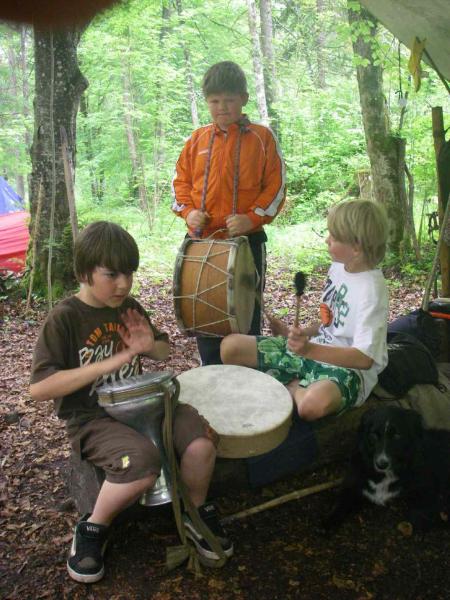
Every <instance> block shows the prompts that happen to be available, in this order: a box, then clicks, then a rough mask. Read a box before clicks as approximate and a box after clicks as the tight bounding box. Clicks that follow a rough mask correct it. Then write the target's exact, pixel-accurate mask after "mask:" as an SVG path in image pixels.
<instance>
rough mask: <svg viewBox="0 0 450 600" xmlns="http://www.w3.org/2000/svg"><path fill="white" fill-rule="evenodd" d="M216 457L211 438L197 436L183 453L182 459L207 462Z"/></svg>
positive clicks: (192, 461)
mask: <svg viewBox="0 0 450 600" xmlns="http://www.w3.org/2000/svg"><path fill="white" fill-rule="evenodd" d="M215 459H216V448H215V446H214V444H213V443H212V441H211V440H209V439H208V438H206V437H199V438H196V439H195V440H193V441H192V442H191V443H190V444H189V446H188V447H187V448H186V450H185V451H184V453H183V461H184V462H186V461H188V462H190V463H208V462H211V461H214V460H215Z"/></svg>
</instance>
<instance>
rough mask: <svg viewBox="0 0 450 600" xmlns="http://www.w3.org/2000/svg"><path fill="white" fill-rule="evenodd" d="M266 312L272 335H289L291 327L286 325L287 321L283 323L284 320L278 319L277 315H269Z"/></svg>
mask: <svg viewBox="0 0 450 600" xmlns="http://www.w3.org/2000/svg"><path fill="white" fill-rule="evenodd" d="M264 314H265V315H266V317H267V320H268V321H269V327H270V331H271V332H272V335H274V336H277V335H282V336H284V337H287V335H288V333H289V327H288V326H287V325H286V323H283V321H281V320H280V319H277V318H276V317H273V316H272V315H269V314H268V313H266V312H265V313H264Z"/></svg>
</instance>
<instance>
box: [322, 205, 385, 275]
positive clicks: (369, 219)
mask: <svg viewBox="0 0 450 600" xmlns="http://www.w3.org/2000/svg"><path fill="white" fill-rule="evenodd" d="M328 231H329V232H330V234H331V235H332V236H333V237H334V239H335V240H337V241H338V242H342V243H344V244H359V245H360V246H361V250H362V252H363V254H364V257H365V259H366V261H367V264H368V265H369V266H370V267H371V268H374V267H375V266H376V265H377V264H378V263H379V262H381V261H382V260H383V258H384V255H385V253H386V243H387V237H388V221H387V216H386V211H385V209H384V206H382V205H381V204H380V203H379V202H373V201H372V200H348V201H347V202H341V203H340V204H337V205H336V206H333V207H332V208H331V209H330V211H329V212H328Z"/></svg>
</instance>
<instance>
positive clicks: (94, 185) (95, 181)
mask: <svg viewBox="0 0 450 600" xmlns="http://www.w3.org/2000/svg"><path fill="white" fill-rule="evenodd" d="M80 112H81V113H82V115H83V116H84V123H85V125H84V127H83V133H84V140H85V142H84V143H85V144H86V158H87V162H88V169H89V179H90V182H91V196H92V200H93V201H94V202H97V203H98V204H101V202H102V201H103V191H104V190H103V185H104V177H103V169H102V170H101V171H100V173H101V174H100V177H97V173H96V171H95V169H94V148H93V143H92V129H91V127H89V125H88V124H87V118H88V115H89V108H88V99H87V95H86V94H83V95H82V96H81V99H80ZM96 129H97V128H96ZM96 133H97V131H96V130H94V135H96Z"/></svg>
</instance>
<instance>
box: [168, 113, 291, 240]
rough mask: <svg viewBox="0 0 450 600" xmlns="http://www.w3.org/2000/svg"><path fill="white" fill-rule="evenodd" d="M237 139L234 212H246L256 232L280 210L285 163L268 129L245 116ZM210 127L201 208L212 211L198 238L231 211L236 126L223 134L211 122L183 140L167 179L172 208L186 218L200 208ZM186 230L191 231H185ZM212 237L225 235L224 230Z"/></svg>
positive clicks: (219, 225)
mask: <svg viewBox="0 0 450 600" xmlns="http://www.w3.org/2000/svg"><path fill="white" fill-rule="evenodd" d="M244 122H245V125H246V127H245V130H244V132H243V133H242V138H241V150H240V161H239V188H238V195H237V210H236V213H237V214H247V215H248V216H249V217H250V219H251V220H252V221H253V223H254V229H252V231H251V232H249V233H252V232H254V231H260V230H261V229H262V226H263V225H264V224H265V223H270V222H271V221H272V220H273V219H274V218H275V216H276V215H277V214H278V212H279V211H280V209H281V207H282V205H283V202H284V199H285V195H286V185H285V166H284V161H283V158H282V156H281V151H280V148H279V146H278V142H277V140H276V138H275V136H274V135H273V133H272V132H271V130H270V129H269V128H267V127H265V126H264V125H257V124H254V123H250V122H249V121H248V120H245V121H244ZM213 128H215V131H216V135H215V138H214V142H213V146H212V153H211V163H210V171H209V177H208V190H207V194H206V205H205V209H206V211H207V212H208V214H209V215H210V216H211V221H210V222H209V223H208V226H207V228H205V229H204V230H203V231H202V237H208V236H209V235H211V234H212V233H213V232H215V231H217V230H218V229H225V228H226V224H225V219H226V217H228V216H229V215H231V214H232V208H233V181H234V156H235V147H236V143H237V140H238V136H239V125H238V124H233V125H230V127H229V128H228V131H227V132H226V133H225V132H224V131H222V130H221V129H220V128H219V127H218V126H217V125H215V124H214V123H212V124H209V125H206V126H205V127H200V129H197V130H196V131H194V133H193V134H192V135H191V136H190V138H189V139H188V140H187V142H186V144H185V146H184V148H183V150H182V152H181V154H180V157H179V159H178V162H177V165H176V172H175V176H174V179H173V182H172V191H173V196H174V203H173V205H172V210H173V211H174V212H175V213H176V214H177V215H178V216H181V217H183V219H186V217H187V216H188V214H189V213H190V212H191V210H194V209H200V208H201V198H202V191H203V182H204V175H205V165H206V159H207V156H208V145H209V140H210V136H211V133H212V129H213ZM189 233H190V234H191V235H193V234H194V232H193V231H190V232H189ZM214 237H220V238H226V237H228V236H227V232H226V231H224V232H220V234H219V235H215V236H214Z"/></svg>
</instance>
